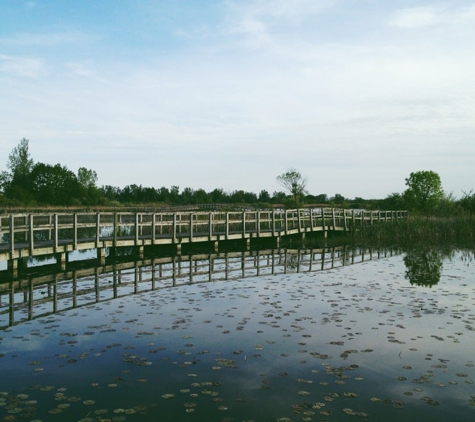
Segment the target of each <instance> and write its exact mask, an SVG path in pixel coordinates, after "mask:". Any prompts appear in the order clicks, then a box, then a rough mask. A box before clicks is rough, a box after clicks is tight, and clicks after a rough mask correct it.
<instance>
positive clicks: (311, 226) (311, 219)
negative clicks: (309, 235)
mask: <svg viewBox="0 0 475 422" xmlns="http://www.w3.org/2000/svg"><path fill="white" fill-rule="evenodd" d="M310 231H311V232H313V208H310Z"/></svg>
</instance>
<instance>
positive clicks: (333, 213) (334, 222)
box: [332, 208, 336, 231]
mask: <svg viewBox="0 0 475 422" xmlns="http://www.w3.org/2000/svg"><path fill="white" fill-rule="evenodd" d="M332 225H333V231H335V230H336V221H335V208H332Z"/></svg>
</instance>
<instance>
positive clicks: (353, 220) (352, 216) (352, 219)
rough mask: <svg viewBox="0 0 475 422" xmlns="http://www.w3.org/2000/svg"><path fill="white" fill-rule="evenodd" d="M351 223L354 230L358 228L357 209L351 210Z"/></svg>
mask: <svg viewBox="0 0 475 422" xmlns="http://www.w3.org/2000/svg"><path fill="white" fill-rule="evenodd" d="M351 225H352V227H353V232H354V231H355V228H356V222H355V210H351Z"/></svg>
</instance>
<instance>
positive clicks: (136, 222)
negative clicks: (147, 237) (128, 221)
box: [135, 212, 139, 246]
mask: <svg viewBox="0 0 475 422" xmlns="http://www.w3.org/2000/svg"><path fill="white" fill-rule="evenodd" d="M138 244H139V213H138V212H136V213H135V245H136V246H137V245H138Z"/></svg>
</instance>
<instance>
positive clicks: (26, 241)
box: [0, 208, 407, 270]
mask: <svg viewBox="0 0 475 422" xmlns="http://www.w3.org/2000/svg"><path fill="white" fill-rule="evenodd" d="M406 217H407V212H405V211H363V210H344V209H334V208H321V209H300V210H278V211H276V210H274V211H243V212H232V211H231V212H222V211H219V212H180V213H139V212H138V213H123V212H116V213H112V212H105V213H68V212H64V213H50V214H46V213H31V214H10V215H0V262H1V261H8V267H9V268H11V269H13V270H16V269H17V268H18V264H19V261H21V260H22V259H24V258H29V257H40V256H45V255H51V254H57V255H58V257H59V258H58V260H59V262H66V261H67V259H68V253H69V252H72V251H76V250H88V249H97V254H98V258H101V257H103V256H105V249H106V248H118V247H131V246H133V247H138V248H139V253H141V254H143V248H144V247H146V246H152V245H175V246H176V248H177V252H178V253H180V251H181V246H182V245H183V244H187V243H199V242H213V243H214V245H215V250H217V248H218V244H219V242H222V241H229V240H245V241H246V242H247V243H248V244H249V243H250V241H251V239H262V238H274V239H275V240H276V242H277V244H279V241H280V239H281V238H282V237H283V236H289V235H296V234H300V235H302V236H305V234H306V233H314V232H322V233H323V234H324V235H325V236H326V235H327V233H328V232H331V231H334V232H336V231H350V230H356V229H358V228H360V227H362V226H364V225H365V224H375V223H379V222H384V221H387V220H392V219H399V218H406Z"/></svg>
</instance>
